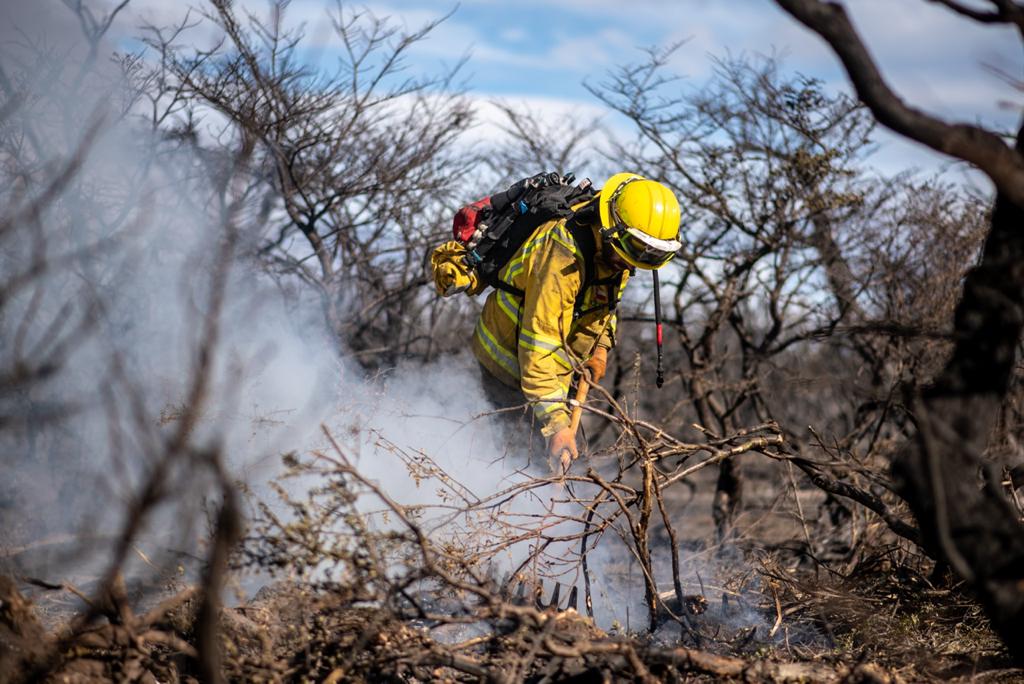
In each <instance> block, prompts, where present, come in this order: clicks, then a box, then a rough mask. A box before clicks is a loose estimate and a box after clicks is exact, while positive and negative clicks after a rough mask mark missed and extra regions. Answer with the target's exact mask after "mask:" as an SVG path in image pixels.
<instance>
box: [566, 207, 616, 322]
mask: <svg viewBox="0 0 1024 684" xmlns="http://www.w3.org/2000/svg"><path fill="white" fill-rule="evenodd" d="M596 212H597V205H596V204H589V205H587V206H585V207H583V208H582V209H580V210H579V211H578V212H576V214H574V215H573V216H572V217H571V218H570V219H569V220H568V221H567V222H566V227H567V228H568V229H569V232H570V233H571V234H572V237H573V240H575V241H576V246H577V247H579V249H580V253H581V254H582V255H583V283H582V285H581V286H580V291H579V294H577V295H576V305H575V306H574V307H573V318H580V317H581V316H585V315H586V314H588V313H591V312H593V311H597V310H598V309H601V308H603V307H604V305H603V304H600V305H597V306H592V307H590V308H589V309H585V308H583V300H584V297H585V296H586V294H587V290H589V289H590V288H592V287H601V286H605V287H608V288H609V291H608V305H607V306H608V311H609V312H614V311H615V307H616V306H618V303H619V291H620V290H621V289H622V276H623V274H624V273H625V272H624V271H619V272H618V273H614V274H612V275H610V276H608V277H607V278H595V277H594V275H596V273H597V264H596V260H597V241H596V240H595V238H594V230H593V228H592V227H591V223H592V222H593V220H594V214H596Z"/></svg>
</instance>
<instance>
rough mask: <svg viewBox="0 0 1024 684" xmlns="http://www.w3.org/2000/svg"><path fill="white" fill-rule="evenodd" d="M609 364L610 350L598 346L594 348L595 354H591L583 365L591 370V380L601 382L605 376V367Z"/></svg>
mask: <svg viewBox="0 0 1024 684" xmlns="http://www.w3.org/2000/svg"><path fill="white" fill-rule="evenodd" d="M607 366H608V350H607V349H605V348H604V347H598V348H597V349H595V350H594V354H593V356H591V357H590V358H589V359H587V361H586V362H585V363H584V364H583V367H584V368H586V369H588V370H590V382H594V383H597V382H601V378H603V377H604V372H605V369H606V368H607Z"/></svg>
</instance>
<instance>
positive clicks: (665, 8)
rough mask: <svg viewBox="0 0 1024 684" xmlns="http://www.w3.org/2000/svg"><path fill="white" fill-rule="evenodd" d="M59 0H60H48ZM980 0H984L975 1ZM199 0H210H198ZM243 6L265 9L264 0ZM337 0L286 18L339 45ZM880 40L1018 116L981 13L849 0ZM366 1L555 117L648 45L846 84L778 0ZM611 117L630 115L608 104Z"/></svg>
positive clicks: (874, 45)
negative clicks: (781, 67)
mask: <svg viewBox="0 0 1024 684" xmlns="http://www.w3.org/2000/svg"><path fill="white" fill-rule="evenodd" d="M43 1H44V2H54V3H56V0H43ZM979 2H980V0H975V3H976V4H978V3H979ZM197 4H200V6H201V3H197ZM236 5H238V6H244V7H247V8H251V9H254V10H256V11H264V10H265V8H266V7H267V3H266V2H263V1H262V0H236ZM332 5H333V2H331V1H330V0H293V2H292V3H291V6H290V7H289V16H290V20H291V21H293V22H305V24H306V26H307V31H308V32H309V34H310V37H311V38H314V39H316V40H317V41H324V42H325V45H324V48H325V55H326V56H329V53H330V50H331V47H330V40H329V38H330V32H329V30H328V24H327V22H326V8H327V7H329V6H332ZM845 5H846V6H847V9H848V11H849V12H850V14H851V16H852V17H853V20H854V23H855V25H856V26H857V28H858V30H860V31H861V33H862V35H863V36H864V38H865V40H866V41H867V43H868V45H869V47H870V49H871V51H872V53H873V54H874V55H875V56H876V58H877V60H878V62H879V63H880V65H881V66H882V67H883V70H884V72H885V74H886V76H887V78H889V80H890V82H891V83H892V84H893V85H894V86H895V87H896V88H897V90H898V91H899V92H900V93H901V94H903V95H904V97H905V98H906V99H907V100H908V101H910V102H911V103H912V104H915V105H917V106H919V107H922V108H924V109H925V110H927V111H929V112H932V113H934V114H937V115H939V116H941V117H943V118H945V119H947V120H962V121H968V122H975V121H980V122H982V123H985V124H988V125H994V126H997V127H1001V128H1003V129H1006V130H1009V129H1014V130H1015V128H1016V126H1017V125H1018V122H1019V119H1020V116H1021V112H1022V105H1024V93H1022V92H1021V91H1020V90H1019V89H1016V90H1015V89H1014V88H1013V87H1012V86H1010V85H1009V84H1007V83H1006V82H1005V81H1004V80H1003V79H1001V78H999V77H998V76H996V75H994V74H993V73H991V71H990V68H995V69H998V70H1001V71H1004V72H1006V73H1008V74H1010V75H1011V76H1012V77H1014V78H1016V79H1017V80H1018V82H1020V81H1021V80H1022V79H1024V59H1022V55H1024V53H1022V43H1021V40H1020V38H1019V37H1018V36H1017V34H1016V33H1015V32H1014V31H1013V30H1011V29H1009V28H1005V27H991V26H981V25H978V24H974V23H973V22H970V21H968V20H966V19H961V18H959V17H957V16H955V15H954V14H952V13H951V12H950V11H949V10H946V9H944V8H942V7H939V6H938V5H937V4H936V3H933V2H928V1H927V0H850V1H848V2H846V3H845ZM346 6H348V7H366V8H368V9H369V10H370V11H371V12H373V13H374V14H376V15H378V16H387V17H390V18H391V19H392V20H393V21H395V22H397V23H399V24H401V25H404V26H407V27H408V28H410V29H414V28H418V27H420V26H422V25H423V24H424V23H426V22H429V21H431V20H435V19H437V18H439V17H441V16H443V15H445V14H448V13H449V12H451V13H452V14H451V16H450V17H449V18H448V19H447V20H446V21H445V22H444V23H442V24H441V25H440V26H438V27H437V28H436V29H435V30H434V32H433V33H432V34H431V35H430V36H429V37H428V38H427V39H426V40H425V41H423V42H422V43H421V44H419V45H418V46H417V47H416V49H415V50H414V51H413V53H412V54H411V64H410V67H411V69H413V70H423V71H424V72H430V71H432V70H433V71H436V70H437V69H438V68H439V67H441V66H443V65H446V64H447V65H450V64H453V63H455V62H456V61H457V60H458V59H459V58H461V57H463V56H467V55H468V57H469V59H468V63H467V64H466V67H465V71H464V75H465V78H466V81H465V82H466V85H467V86H468V88H469V91H470V94H471V95H472V96H473V97H475V98H479V99H480V100H481V101H487V100H488V99H493V98H500V99H502V100H504V101H512V102H521V103H523V104H524V106H529V107H534V108H536V109H538V111H544V112H546V113H549V114H550V115H552V116H557V115H558V113H559V112H564V111H575V112H581V113H584V114H586V115H588V116H598V115H601V114H603V113H604V112H603V110H602V108H601V106H600V105H599V103H598V102H597V101H596V100H595V99H594V97H593V96H592V95H591V94H590V93H589V92H587V90H586V89H585V88H584V86H583V83H584V81H589V82H598V81H600V80H601V79H602V77H603V76H604V75H605V74H606V73H607V72H608V70H609V69H612V68H614V67H615V66H616V65H621V64H624V63H628V62H633V61H636V60H637V59H639V58H640V57H641V53H640V48H643V47H646V46H666V45H669V44H672V43H674V42H678V41H685V43H684V44H683V46H682V47H681V48H680V49H679V50H678V52H677V53H676V54H675V55H674V59H673V63H672V68H673V70H674V71H675V72H676V73H678V74H679V75H681V76H683V77H685V80H684V82H683V85H682V87H688V86H690V85H692V86H694V87H695V86H699V85H700V84H701V83H702V82H703V81H704V80H705V79H706V78H707V76H708V74H709V72H710V68H711V60H710V57H711V56H722V55H725V54H726V53H732V54H737V55H738V54H748V55H749V54H772V53H781V54H783V55H785V67H786V69H787V70H789V71H799V72H801V73H803V74H805V75H808V76H814V77H817V78H820V79H822V80H823V81H824V82H825V83H826V84H827V85H828V87H830V88H833V89H836V90H844V91H847V92H849V91H850V88H849V85H848V83H847V81H846V78H845V75H844V74H843V72H842V71H841V69H840V67H839V64H838V61H837V60H836V58H835V57H834V56H833V54H832V53H831V51H830V50H829V49H828V48H827V47H826V46H825V44H824V43H823V42H822V41H821V40H820V39H819V38H818V37H817V36H816V35H813V34H811V33H810V32H809V31H807V30H805V29H804V28H803V27H802V26H800V25H799V24H797V23H796V21H795V20H793V19H791V18H789V17H788V15H785V14H784V13H783V12H782V11H781V10H779V9H778V8H777V7H776V5H775V3H774V2H772V1H771V0H675V1H674V2H673V1H655V0H559V1H558V2H546V1H542V0H511V1H510V0H461V2H459V3H458V4H456V3H455V2H448V1H446V0H368V2H366V3H346ZM185 7H187V5H185V4H178V3H168V2H166V1H165V0H132V4H131V5H130V8H131V9H132V12H131V14H130V15H128V16H126V17H125V22H124V26H125V28H128V27H129V25H130V24H132V23H135V24H137V23H138V22H139V21H140V19H141V18H142V17H148V18H150V19H151V20H156V21H161V20H163V21H166V20H168V19H170V18H172V17H177V16H180V14H181V13H182V12H183V10H184V8H185ZM604 121H605V123H606V124H607V125H609V126H610V127H612V128H615V127H616V126H621V125H622V122H621V121H619V122H616V120H615V118H614V117H611V116H608V115H607V114H606V115H605V118H604ZM881 140H882V142H883V143H884V144H883V148H882V151H881V154H880V155H879V160H880V161H879V165H880V166H882V167H884V168H885V169H886V170H896V169H898V168H902V167H906V166H918V167H923V168H925V169H931V168H938V167H939V166H941V165H942V164H943V163H944V162H943V159H942V158H941V157H939V156H938V155H935V154H934V153H931V152H930V151H927V150H924V149H922V148H920V147H918V146H915V145H912V144H907V143H902V142H899V141H894V140H893V138H892V137H891V136H885V135H883V136H881Z"/></svg>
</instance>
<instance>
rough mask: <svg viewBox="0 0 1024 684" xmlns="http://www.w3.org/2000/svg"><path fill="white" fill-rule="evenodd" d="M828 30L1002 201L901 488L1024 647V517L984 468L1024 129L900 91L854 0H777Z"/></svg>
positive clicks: (998, 15) (1006, 10) (890, 97)
mask: <svg viewBox="0 0 1024 684" xmlns="http://www.w3.org/2000/svg"><path fill="white" fill-rule="evenodd" d="M778 4H779V5H780V6H781V7H782V8H783V9H785V10H786V11H787V12H789V13H790V14H791V15H793V17H795V18H796V19H797V20H799V21H800V22H801V23H803V24H804V25H806V26H807V27H808V28H810V29H811V30H813V31H815V32H816V33H818V34H819V35H820V36H821V37H822V38H824V39H825V40H826V41H827V42H828V44H829V45H830V46H831V47H832V49H833V50H834V51H835V53H836V55H837V56H838V57H839V59H840V60H841V61H842V63H843V66H844V67H845V69H846V71H847V74H848V75H849V77H850V80H851V82H852V83H853V85H854V88H855V89H856V91H857V95H858V97H859V98H860V99H861V100H862V101H863V102H864V104H865V105H866V106H867V107H868V108H869V109H870V110H871V112H872V114H874V116H875V117H876V118H877V119H878V121H879V122H880V123H882V125H884V126H887V127H888V128H891V129H892V130H893V131H895V132H896V133H899V134H900V135H903V136H905V137H907V138H910V139H911V140H916V141H917V142H920V143H922V144H924V145H927V146H928V147H931V148H932V149H934V150H936V151H938V152H941V153H943V154H948V155H951V156H953V157H955V158H957V159H962V160H964V161H966V162H968V163H970V164H972V165H974V166H975V167H977V168H978V169H979V170H981V171H982V172H983V173H985V174H986V175H987V176H988V177H989V178H990V179H991V180H992V182H993V184H994V185H995V188H996V201H995V208H994V209H993V211H992V215H991V224H990V230H989V233H988V235H987V237H986V239H985V246H984V249H983V251H982V256H981V259H980V262H979V263H978V264H977V265H976V266H975V267H973V268H972V269H971V270H970V271H969V272H968V273H967V276H966V278H965V279H964V284H963V294H962V297H961V299H960V302H959V304H958V305H957V308H956V314H955V318H954V340H955V344H954V349H953V352H952V354H951V356H950V358H949V360H948V362H947V363H946V364H945V366H944V367H943V368H942V370H941V371H940V372H939V373H938V374H937V375H936V376H935V377H934V378H933V379H932V381H931V382H930V383H928V384H927V385H925V386H923V387H921V388H920V390H918V391H915V392H913V393H911V395H910V396H909V398H908V402H909V403H910V407H911V409H912V412H913V416H914V421H915V428H916V429H915V432H914V436H913V438H912V439H911V440H910V441H908V442H907V444H906V446H905V448H904V449H903V451H902V453H901V454H900V457H899V460H898V462H897V464H896V468H897V472H898V473H899V476H900V478H901V491H902V492H903V495H904V496H905V497H906V499H907V501H908V502H909V503H910V505H911V508H912V509H913V511H914V514H915V516H916V517H917V519H918V521H919V523H920V526H921V529H922V532H923V533H924V534H925V542H926V544H927V545H928V548H929V549H931V551H932V552H933V553H934V554H936V556H938V557H940V558H942V559H944V560H945V561H946V562H948V563H949V564H950V566H951V567H952V568H953V569H954V570H955V571H956V572H957V573H958V574H959V575H960V576H961V577H963V578H964V579H965V580H967V581H968V582H970V584H971V585H972V586H973V587H974V589H975V590H976V591H977V593H978V596H979V598H980V599H981V601H982V603H983V604H984V605H985V607H986V611H987V612H988V614H989V616H990V617H991V619H992V621H993V624H994V625H995V626H996V628H997V629H998V630H999V632H1000V634H1001V635H1002V636H1003V639H1004V640H1005V641H1006V643H1007V645H1008V646H1009V647H1010V649H1011V650H1012V651H1013V652H1015V653H1017V654H1018V655H1019V654H1021V653H1024V591H1022V589H1021V587H1022V586H1024V583H1022V578H1024V571H1022V568H1024V527H1022V526H1021V523H1020V521H1019V520H1018V514H1017V513H1016V512H1015V511H1014V510H1013V508H1012V507H1011V505H1010V503H1009V502H1008V500H1007V498H1006V493H1005V491H1004V490H1003V489H1002V488H1001V487H1000V485H999V481H1000V479H1001V478H1000V477H999V476H998V475H996V474H990V475H988V476H986V477H983V478H982V484H979V471H984V470H985V468H984V464H983V461H982V458H981V456H982V453H983V452H984V450H985V448H986V445H987V443H988V440H989V437H990V435H991V434H992V431H993V429H994V427H995V426H996V420H997V417H998V416H999V414H1000V406H1001V405H1002V404H1003V402H1004V400H1005V398H1006V395H1007V392H1008V390H1009V388H1010V380H1011V378H1012V376H1013V372H1014V369H1015V367H1016V357H1017V350H1018V348H1019V344H1020V335H1021V327H1022V324H1024V319H1022V316H1021V313H1020V311H1021V306H1022V304H1024V294H1022V293H1024V267H1022V265H1021V264H1022V258H1024V236H1022V235H1021V232H1020V226H1021V225H1024V129H1021V130H1019V131H1018V132H1017V135H1016V136H1015V137H1016V143H1015V144H1008V143H1007V141H1006V139H1005V136H1003V135H1000V134H999V133H997V132H995V131H991V130H988V129H986V128H983V127H982V126H980V125H976V124H964V123H955V124H950V123H947V122H945V121H942V120H941V119H939V118H938V117H936V116H933V115H930V114H928V113H926V112H924V111H922V110H920V109H918V108H915V107H913V106H911V105H908V104H907V103H906V102H905V101H904V100H903V99H902V98H901V97H899V95H898V94H897V93H896V92H894V91H893V90H892V89H891V88H890V86H889V85H888V83H886V81H885V78H884V77H883V75H882V73H881V72H880V70H879V68H878V66H877V65H876V63H875V61H874V59H873V58H872V57H871V55H870V54H869V52H868V49H867V47H866V46H865V44H864V42H863V40H862V39H861V38H860V36H859V34H858V33H857V31H856V30H855V29H854V27H853V25H852V24H851V23H850V20H849V17H848V16H847V14H846V12H845V10H844V9H843V7H842V6H841V5H839V4H836V3H831V2H819V1H817V0H778ZM942 4H943V5H945V6H947V7H949V8H950V9H952V10H953V11H955V12H957V13H959V14H961V15H963V16H964V17H965V18H967V19H969V20H972V21H977V22H983V23H1003V24H1008V25H1011V26H1017V27H1018V28H1020V29H1021V31H1022V35H1024V6H1022V5H1021V4H1020V3H1018V2H1013V1H1011V0H992V1H991V2H989V3H986V5H987V7H986V8H984V9H978V8H976V7H969V6H966V5H963V4H961V3H959V2H953V1H948V2H946V1H944V2H942Z"/></svg>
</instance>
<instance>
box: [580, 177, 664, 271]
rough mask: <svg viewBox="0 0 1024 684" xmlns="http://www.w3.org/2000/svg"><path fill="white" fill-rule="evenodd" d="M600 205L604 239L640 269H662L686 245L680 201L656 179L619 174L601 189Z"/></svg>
mask: <svg viewBox="0 0 1024 684" xmlns="http://www.w3.org/2000/svg"><path fill="white" fill-rule="evenodd" d="M598 206H599V211H600V214H601V226H602V228H601V235H602V236H603V237H604V241H605V242H606V243H607V244H610V245H611V246H612V249H614V250H615V252H616V253H617V254H618V255H619V256H620V257H622V258H623V259H624V260H625V261H626V262H627V263H629V264H631V265H633V266H635V267H637V268H642V269H645V270H649V271H650V270H654V269H658V268H661V267H662V266H664V265H665V264H667V263H668V262H669V261H670V260H671V259H672V257H674V256H675V254H676V252H677V251H679V249H680V248H681V247H682V246H683V245H682V243H681V242H679V201H678V200H676V196H675V195H674V194H672V191H671V190H669V189H668V188H667V187H665V186H664V185H662V184H661V183H658V182H657V181H652V180H648V179H646V178H644V177H643V176H638V175H636V174H634V173H618V174H616V175H614V176H612V177H611V178H609V179H608V182H607V183H605V185H604V187H603V188H602V189H601V197H600V199H599V204H598Z"/></svg>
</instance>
